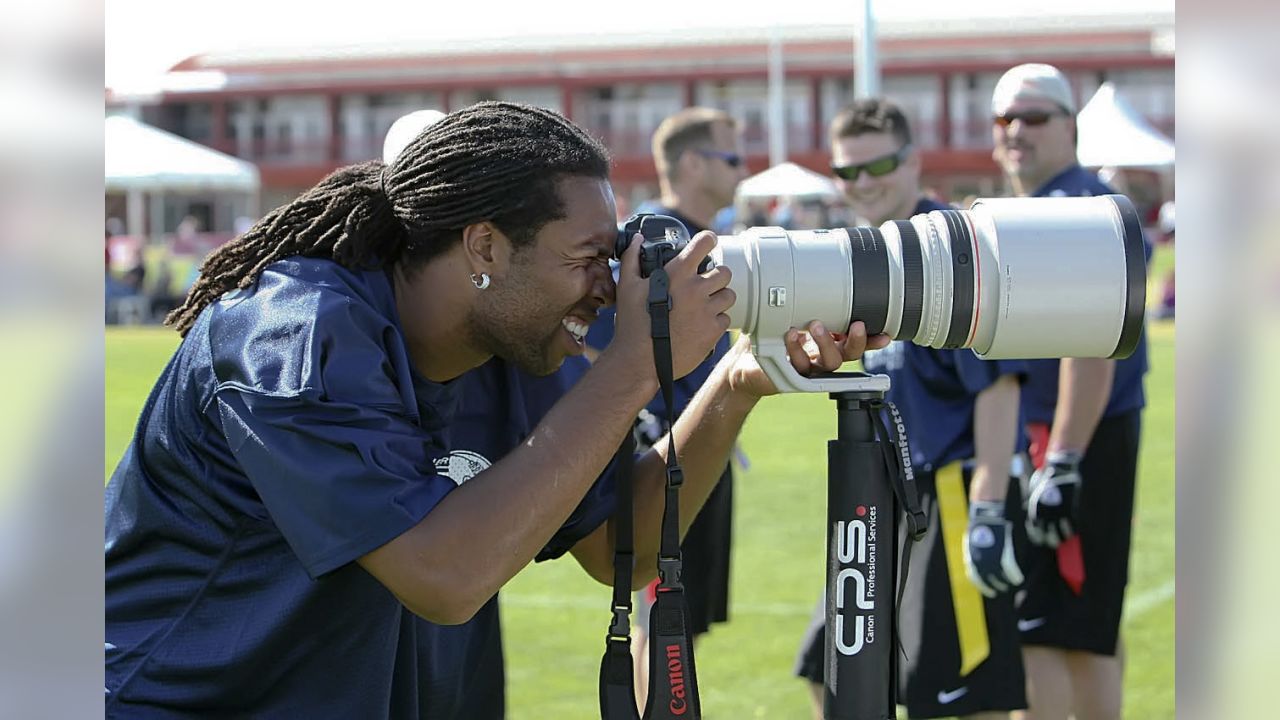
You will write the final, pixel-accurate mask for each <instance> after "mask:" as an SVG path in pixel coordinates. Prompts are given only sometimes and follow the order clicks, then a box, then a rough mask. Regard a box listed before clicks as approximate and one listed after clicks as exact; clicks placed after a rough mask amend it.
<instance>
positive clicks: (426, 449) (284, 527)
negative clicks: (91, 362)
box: [208, 273, 456, 577]
mask: <svg viewBox="0 0 1280 720" xmlns="http://www.w3.org/2000/svg"><path fill="white" fill-rule="evenodd" d="M217 309H218V312H216V313H215V314H214V315H213V316H212V317H211V321H210V325H209V343H210V350H211V355H212V363H213V367H214V373H215V376H216V378H217V383H218V384H217V388H216V391H215V394H214V401H213V403H214V406H213V407H216V414H215V412H214V411H213V407H210V411H209V413H208V414H209V415H210V416H211V417H216V419H217V420H218V421H219V422H220V424H221V426H222V431H223V434H224V435H225V437H226V440H227V444H228V447H229V448H230V450H231V452H232V454H233V455H234V457H235V459H236V462H237V464H238V465H239V466H240V469H241V470H242V472H243V473H244V474H245V476H246V477H247V478H248V480H249V482H250V483H251V484H252V486H253V488H254V490H255V491H256V492H257V493H258V495H259V497H260V498H261V500H262V503H263V505H264V506H265V507H266V509H267V512H268V513H269V514H270V517H271V519H272V521H273V522H274V523H275V525H276V527H277V528H278V529H279V531H280V533H281V534H282V535H283V536H284V539H285V541H286V542H288V544H289V546H290V547H291V548H292V549H293V552H294V553H295V554H296V555H297V556H298V558H299V560H301V562H302V565H303V567H305V568H306V570H307V572H308V573H309V574H310V575H311V576H312V577H318V576H320V575H323V574H325V573H327V572H330V571H332V570H334V569H336V568H339V567H341V566H343V565H345V564H347V563H349V562H351V561H353V560H356V559H358V558H360V557H361V556H363V555H365V554H367V553H369V552H370V551H372V550H375V549H377V548H379V547H381V546H382V545H384V544H386V543H387V542H388V541H390V540H392V539H394V538H395V537H397V536H398V535H400V534H401V533H403V532H405V531H406V530H408V529H409V528H410V527H412V526H413V525H414V524H416V523H417V522H418V521H420V520H421V519H422V518H423V517H425V516H426V514H427V513H428V512H429V511H430V510H431V509H432V508H433V507H435V505H436V504H437V503H438V502H440V500H441V499H442V498H443V497H444V496H445V495H446V494H447V493H448V492H449V491H450V490H452V489H453V488H455V487H456V485H455V483H454V482H453V481H452V480H450V479H449V478H448V477H446V476H442V475H438V474H437V473H436V465H435V460H436V459H437V458H441V457H443V456H444V455H445V453H444V451H443V450H442V449H441V448H440V447H439V445H438V443H435V442H433V440H432V436H431V435H430V434H429V428H427V427H426V426H427V425H435V424H439V423H441V422H444V421H446V420H447V418H446V417H445V416H444V414H442V413H438V412H433V411H432V408H430V407H426V408H424V406H423V401H424V399H425V398H424V395H423V389H422V388H419V387H417V385H418V384H417V383H415V382H414V377H413V374H412V370H411V365H410V361H409V358H408V354H407V351H406V350H405V348H404V345H403V341H402V340H401V338H400V335H399V333H398V332H397V331H396V329H395V327H394V326H393V325H392V323H391V321H390V320H389V319H388V318H387V317H386V315H385V314H384V313H382V312H379V310H378V309H377V308H376V307H374V306H373V305H371V304H370V303H368V302H365V301H364V300H363V299H362V298H359V297H353V296H352V295H350V294H344V293H339V292H335V291H333V290H331V289H326V288H321V287H318V286H317V285H316V284H315V283H306V282H298V281H295V280H293V279H291V278H289V277H286V276H284V275H283V274H280V273H266V274H264V276H263V278H262V280H260V282H259V285H258V287H257V289H256V291H255V293H254V294H253V295H252V296H251V297H249V298H247V299H245V300H244V301H243V302H229V303H224V304H222V306H221V307H219V308H217ZM434 387H437V388H444V387H445V386H442V385H437V386H434ZM442 394H447V392H444V391H442Z"/></svg>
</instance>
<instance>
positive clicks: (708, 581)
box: [587, 107, 747, 704]
mask: <svg viewBox="0 0 1280 720" xmlns="http://www.w3.org/2000/svg"><path fill="white" fill-rule="evenodd" d="M652 145H653V159H654V164H655V165H656V166H657V170H658V184H659V187H660V189H661V193H662V194H661V197H660V199H659V201H658V202H657V203H648V204H645V205H643V206H641V207H640V208H637V211H638V212H650V213H657V214H661V215H669V216H671V217H674V218H676V219H677V220H679V221H680V222H681V223H683V224H684V226H685V227H686V228H687V229H688V230H689V235H690V236H693V235H695V234H697V233H699V232H701V231H703V230H707V229H710V228H711V226H712V223H713V221H714V219H715V216H716V213H717V212H718V211H720V210H721V209H722V208H726V207H730V206H732V205H733V198H734V192H735V191H736V190H737V188H738V183H740V182H741V181H742V180H743V179H745V178H746V176H747V169H746V165H745V163H744V161H743V153H742V144H741V140H740V138H739V136H738V126H737V122H736V121H735V120H734V119H733V117H731V116H730V115H729V114H728V113H726V112H724V111H721V110H715V109H711V108H703V107H691V108H685V109H684V110H681V111H680V112H678V113H676V114H674V115H672V116H670V117H668V118H666V119H665V120H663V121H662V123H661V124H660V125H659V126H658V129H657V130H656V131H655V132H654V135H653V143H652ZM611 320H612V318H611V317H607V316H602V317H601V321H600V322H597V323H595V324H594V325H593V326H592V330H591V332H590V333H589V334H588V336H587V343H588V344H589V345H591V346H592V347H593V348H598V349H603V348H604V347H605V346H606V345H608V343H609V341H610V339H611V337H612V331H613V323H612V322H611ZM728 349H729V336H728V334H726V335H725V336H724V337H722V338H720V340H719V341H717V342H716V346H715V348H714V349H713V350H712V351H711V355H710V356H708V357H707V359H706V360H705V361H703V362H702V363H701V364H700V365H698V367H697V368H695V369H694V370H693V372H691V373H689V374H688V375H686V376H685V377H683V378H681V379H679V380H677V381H676V384H675V414H676V416H677V417H679V416H680V414H681V413H682V412H684V409H685V408H686V407H687V406H688V405H689V401H690V400H692V399H693V396H694V394H696V393H697V392H698V389H699V388H701V387H702V385H703V383H705V382H706V380H707V378H708V377H710V375H711V371H712V369H714V368H715V365H716V363H717V362H719V360H720V358H721V357H723V356H724V354H725V353H726V352H727V351H728ZM645 410H646V414H645V415H644V416H643V417H644V421H643V422H641V424H640V426H639V427H640V432H641V435H642V437H641V438H640V440H641V443H642V444H652V443H653V442H654V441H656V440H657V439H658V437H660V436H661V435H662V434H664V433H665V431H666V428H665V425H666V417H667V414H666V413H667V408H666V403H665V402H664V401H663V399H662V397H661V395H659V396H657V397H654V398H653V400H652V401H651V402H650V403H649V404H648V406H647V407H646V408H645ZM645 433H647V437H644V435H645ZM732 531H733V470H732V468H731V467H730V466H729V465H726V466H725V468H724V474H723V475H722V476H721V478H720V481H719V482H718V483H717V484H716V488H715V490H713V491H712V493H711V497H709V498H708V499H707V503H706V505H704V506H703V508H702V511H701V512H700V513H698V517H697V518H696V519H695V520H694V522H693V525H692V526H691V527H690V528H689V533H688V535H686V536H685V538H684V542H683V543H682V544H681V546H680V547H681V555H682V558H683V561H684V584H685V597H686V598H687V599H688V602H689V626H690V628H691V631H692V633H693V635H694V637H695V638H696V637H697V636H699V635H702V634H703V633H706V632H707V631H708V630H709V629H710V628H711V625H712V624H714V623H720V622H725V621H726V620H728V619H729V564H730V543H731V540H732ZM655 587H656V585H655V584H652V583H651V584H650V586H649V587H648V588H646V589H645V590H643V591H641V592H640V593H638V595H637V603H636V614H635V618H636V627H635V630H634V636H635V638H636V642H635V648H634V651H635V655H634V657H635V659H636V682H637V689H638V691H639V693H640V694H641V695H643V693H644V691H645V690H646V689H647V687H648V681H647V672H648V670H647V668H648V665H647V662H648V653H647V652H645V647H646V643H647V637H648V636H647V627H648V621H649V613H648V607H649V606H650V605H651V604H652V602H653V599H654V595H653V593H654V589H655ZM642 704H643V703H642Z"/></svg>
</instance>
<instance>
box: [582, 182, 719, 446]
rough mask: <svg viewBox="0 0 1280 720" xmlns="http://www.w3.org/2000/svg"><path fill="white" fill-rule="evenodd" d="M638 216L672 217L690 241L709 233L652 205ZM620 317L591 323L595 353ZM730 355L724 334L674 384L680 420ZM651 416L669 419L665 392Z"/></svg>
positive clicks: (608, 314)
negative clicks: (683, 227)
mask: <svg viewBox="0 0 1280 720" xmlns="http://www.w3.org/2000/svg"><path fill="white" fill-rule="evenodd" d="M636 212H647V213H655V214H658V215H669V216H671V217H673V218H675V219H677V220H679V221H680V222H681V223H683V224H684V226H685V229H686V230H688V231H689V237H693V236H694V235H696V234H698V233H700V232H702V231H703V230H706V229H707V228H704V227H702V226H701V225H698V224H697V223H695V222H693V221H691V220H689V218H687V217H685V216H683V215H681V214H680V213H678V212H676V211H674V210H672V209H670V208H666V207H663V206H661V205H657V204H653V203H645V204H644V205H642V206H641V207H639V208H637V209H636ZM614 277H615V278H616V277H617V268H614ZM616 319H617V315H616V312H615V309H614V307H613V306H609V307H606V308H602V309H601V310H600V314H599V315H598V316H597V317H596V321H595V322H594V323H591V328H590V329H589V330H588V331H587V338H586V342H587V344H588V345H590V346H591V347H593V348H595V349H596V350H604V349H605V348H606V347H608V346H609V342H610V341H612V340H613V326H614V321H615V320H616ZM727 352H729V333H725V334H724V335H723V336H722V337H721V338H720V339H719V340H718V341H716V346H715V348H713V349H712V350H711V354H710V355H708V356H707V359H706V360H703V361H702V362H701V363H700V364H699V365H698V366H697V367H695V368H694V369H693V370H692V371H690V372H689V374H688V375H685V376H684V377H682V378H678V379H677V380H676V381H675V385H674V387H673V388H672V394H673V396H674V400H675V413H674V414H675V417H680V413H682V412H684V409H685V408H686V407H688V406H689V401H690V400H692V399H693V396H694V395H695V394H696V393H697V392H698V389H699V388H701V387H702V385H703V383H705V382H706V381H707V378H709V377H711V371H712V370H714V369H715V367H716V363H718V362H720V358H722V357H724V355H725V353H727ZM646 407H647V409H648V410H649V412H651V413H653V414H654V416H655V417H657V418H659V419H661V420H662V421H663V422H664V423H665V422H666V419H667V404H666V402H665V401H664V400H663V399H662V392H661V391H659V392H658V394H657V395H655V396H654V397H653V399H652V400H650V401H649V404H648V405H647V406H646Z"/></svg>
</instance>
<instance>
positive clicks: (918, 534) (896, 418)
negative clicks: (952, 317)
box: [868, 400, 929, 657]
mask: <svg viewBox="0 0 1280 720" xmlns="http://www.w3.org/2000/svg"><path fill="white" fill-rule="evenodd" d="M886 408H887V409H888V410H889V414H890V415H892V416H893V422H891V423H889V426H888V428H886V427H885V424H884V416H883V414H882V413H881V412H880V411H881V410H883V409H886ZM868 413H869V414H870V415H871V426H872V428H873V429H874V431H875V434H876V444H877V445H879V446H880V449H881V452H882V453H883V454H884V461H885V465H886V467H887V468H888V470H889V477H890V478H891V480H890V485H892V486H893V493H894V495H896V496H897V497H898V504H899V505H900V506H902V509H903V514H904V515H905V517H906V522H907V534H906V536H905V537H904V538H903V539H902V575H901V576H899V578H898V599H897V602H896V603H895V604H894V609H893V612H894V627H895V628H897V627H900V626H901V623H900V622H899V620H898V617H899V615H900V614H901V612H902V595H903V593H904V592H905V591H906V589H907V574H908V573H909V572H910V570H911V545H912V543H914V542H916V541H918V540H920V539H921V538H922V537H924V533H925V529H926V527H927V526H928V524H929V518H928V516H927V515H925V514H924V510H922V509H921V508H920V491H919V489H918V488H917V487H916V476H915V472H914V471H913V470H912V467H911V448H910V447H909V446H908V445H907V432H906V424H905V423H904V422H903V421H902V415H901V414H899V413H898V408H897V406H896V405H894V404H893V403H891V402H888V401H885V400H877V401H873V402H872V403H871V404H870V405H869V408H868ZM894 638H895V639H896V640H897V642H898V650H899V651H901V652H902V655H903V656H904V657H905V656H906V654H907V653H906V649H905V648H903V647H902V637H901V636H900V634H899V633H898V632H897V631H896V629H895V631H894Z"/></svg>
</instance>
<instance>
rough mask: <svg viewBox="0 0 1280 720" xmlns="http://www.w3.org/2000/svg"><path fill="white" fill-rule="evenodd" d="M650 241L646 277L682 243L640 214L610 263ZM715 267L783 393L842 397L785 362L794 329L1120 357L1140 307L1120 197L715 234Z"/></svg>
mask: <svg viewBox="0 0 1280 720" xmlns="http://www.w3.org/2000/svg"><path fill="white" fill-rule="evenodd" d="M637 232H639V233H641V234H642V235H643V236H644V243H643V245H642V248H641V271H642V274H643V275H645V276H648V274H649V273H650V272H652V270H653V269H656V268H657V267H660V266H662V265H664V264H666V262H667V261H668V260H670V259H671V258H673V257H675V256H676V255H677V254H678V253H679V252H680V249H681V248H682V247H684V244H685V243H687V242H688V241H689V235H688V232H687V230H686V229H685V228H684V226H683V225H681V224H680V222H679V221H678V220H675V219H674V218H670V217H666V216H661V215H637V216H633V217H632V218H631V219H629V220H628V221H627V223H626V224H625V225H624V227H623V229H622V230H621V231H620V232H619V234H618V239H617V244H616V250H615V252H616V254H617V256H618V257H621V254H622V251H623V250H624V249H625V248H626V246H627V244H628V243H629V242H630V239H631V237H632V236H634V235H635V233H637ZM709 259H710V260H711V261H712V262H711V263H706V264H704V265H703V266H700V268H699V270H700V271H705V270H706V268H707V267H710V266H711V265H712V264H714V265H724V266H726V267H728V268H729V269H730V270H731V271H732V273H733V279H732V281H731V283H730V285H729V287H730V288H732V289H733V291H734V292H735V293H736V295H737V302H735V303H734V306H733V307H732V308H731V309H730V310H729V317H730V327H732V328H736V329H739V330H741V331H742V332H743V333H745V334H747V335H750V336H751V342H752V350H753V351H754V352H755V354H756V357H757V359H758V360H759V361H760V364H761V367H762V368H763V369H764V370H765V372H766V373H767V374H768V375H769V376H770V378H771V379H772V380H773V381H774V383H775V384H776V385H777V386H778V387H779V389H782V390H784V391H792V392H814V391H818V392H822V391H828V390H831V389H833V388H835V387H837V385H838V383H833V382H828V381H827V379H824V378H823V377H815V378H805V377H803V376H801V375H800V374H799V373H797V372H796V371H795V369H794V368H793V367H792V366H791V363H790V362H789V361H788V360H787V352H786V347H785V345H784V341H783V338H784V336H785V334H786V332H787V331H788V330H789V329H790V328H792V327H804V326H805V325H807V324H808V323H809V322H811V321H813V320H820V321H822V323H823V324H824V325H826V326H827V327H829V328H841V329H843V328H847V327H848V326H849V324H850V323H852V322H853V321H855V320H862V321H863V322H864V323H866V326H867V333H868V334H876V333H885V334H887V335H889V336H890V337H892V338H894V339H895V340H908V341H910V342H913V343H916V344H919V345H924V346H928V347H934V348H947V349H958V348H972V349H973V350H974V352H976V353H977V354H978V355H979V356H980V357H984V358H1027V359H1030V358H1061V357H1108V358H1124V357H1128V356H1129V355H1130V354H1132V353H1133V351H1134V350H1135V349H1136V348H1137V345H1138V341H1139V338H1140V336H1141V333H1142V324H1143V319H1144V311H1145V305H1146V251H1145V245H1144V241H1143V236H1142V225H1141V222H1140V221H1139V218H1138V213H1137V211H1136V210H1134V208H1133V204H1132V203H1131V202H1130V201H1129V200H1128V198H1126V197H1124V196H1123V195H1104V196H1098V197H1086V198H1001V199H979V200H976V201H974V203H973V205H972V206H970V208H969V209H968V210H943V211H938V210H935V211H933V212H930V213H926V214H920V215H916V216H913V217H912V218H910V219H909V220H893V221H889V222H886V223H884V224H882V225H880V226H879V227H869V226H864V227H851V228H837V229H831V230H800V231H795V230H792V231H788V230H784V229H782V228H779V227H755V228H750V229H748V230H745V231H743V232H742V233H740V234H738V235H730V236H722V237H720V239H719V243H718V245H717V246H716V248H715V249H714V250H713V251H712V252H711V255H710V257H709Z"/></svg>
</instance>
